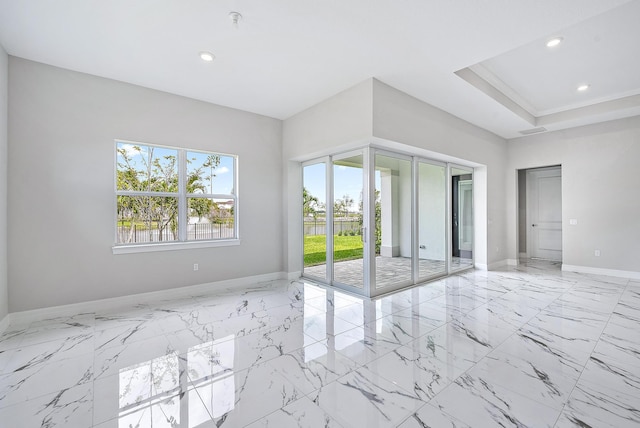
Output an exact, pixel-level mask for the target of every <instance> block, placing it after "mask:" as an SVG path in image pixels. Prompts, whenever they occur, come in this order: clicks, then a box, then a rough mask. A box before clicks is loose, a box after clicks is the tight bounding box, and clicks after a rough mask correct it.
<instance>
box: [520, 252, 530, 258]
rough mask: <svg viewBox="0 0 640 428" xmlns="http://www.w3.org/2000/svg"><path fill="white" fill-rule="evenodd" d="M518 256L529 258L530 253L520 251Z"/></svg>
mask: <svg viewBox="0 0 640 428" xmlns="http://www.w3.org/2000/svg"><path fill="white" fill-rule="evenodd" d="M518 257H520V258H521V259H528V258H529V253H520V254H518Z"/></svg>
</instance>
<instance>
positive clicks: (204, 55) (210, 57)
mask: <svg viewBox="0 0 640 428" xmlns="http://www.w3.org/2000/svg"><path fill="white" fill-rule="evenodd" d="M215 57H216V56H215V55H214V54H212V53H211V52H200V59H201V60H203V61H206V62H211V61H213V60H214V59H215Z"/></svg>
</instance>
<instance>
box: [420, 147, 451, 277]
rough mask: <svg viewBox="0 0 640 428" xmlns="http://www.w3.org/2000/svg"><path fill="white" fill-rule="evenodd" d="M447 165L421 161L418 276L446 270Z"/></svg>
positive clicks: (435, 273)
mask: <svg viewBox="0 0 640 428" xmlns="http://www.w3.org/2000/svg"><path fill="white" fill-rule="evenodd" d="M446 179H447V167H446V165H440V164H436V163H430V162H427V161H424V160H420V161H419V162H418V189H417V190H418V191H417V193H418V279H419V280H421V281H424V280H427V279H430V278H435V277H437V276H441V275H445V274H446V273H447V181H446Z"/></svg>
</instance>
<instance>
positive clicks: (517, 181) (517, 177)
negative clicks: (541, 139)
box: [515, 164, 564, 264]
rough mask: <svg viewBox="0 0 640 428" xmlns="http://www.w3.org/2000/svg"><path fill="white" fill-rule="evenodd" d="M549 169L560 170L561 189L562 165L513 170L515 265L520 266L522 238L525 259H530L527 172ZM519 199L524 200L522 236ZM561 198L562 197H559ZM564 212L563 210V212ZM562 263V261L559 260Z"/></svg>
mask: <svg viewBox="0 0 640 428" xmlns="http://www.w3.org/2000/svg"><path fill="white" fill-rule="evenodd" d="M551 169H560V183H561V184H560V186H561V187H562V164H554V165H542V166H534V167H529V168H517V169H516V170H515V190H516V192H515V193H516V198H515V216H516V222H515V223H516V230H515V232H516V233H515V237H516V240H515V250H516V260H515V263H516V264H520V258H521V255H522V253H521V252H520V241H521V239H522V238H524V239H525V247H524V248H525V251H526V255H525V257H526V258H531V239H530V228H529V223H530V221H529V218H530V216H529V203H528V200H527V199H528V195H527V182H526V180H527V178H526V177H527V172H528V171H531V170H551ZM520 171H522V172H523V175H524V180H525V183H524V188H525V194H524V195H522V194H521V192H520V174H519V172H520ZM521 198H524V205H525V215H524V226H525V227H524V229H525V233H524V236H522V233H521V226H522V220H521V216H520V205H519V204H520V200H521ZM561 198H562V196H561ZM562 201H564V198H562ZM561 205H563V203H562V202H561ZM563 211H564V210H563ZM563 229H564V223H563ZM562 259H563V260H564V245H563V248H562ZM561 262H562V260H561Z"/></svg>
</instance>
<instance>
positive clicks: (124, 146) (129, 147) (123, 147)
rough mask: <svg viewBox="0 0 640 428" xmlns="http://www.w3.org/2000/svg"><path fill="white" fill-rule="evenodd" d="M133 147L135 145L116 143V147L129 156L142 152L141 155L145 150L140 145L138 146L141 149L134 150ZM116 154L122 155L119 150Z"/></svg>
mask: <svg viewBox="0 0 640 428" xmlns="http://www.w3.org/2000/svg"><path fill="white" fill-rule="evenodd" d="M134 147H136V146H134V145H133V144H118V149H120V150H124V152H125V153H126V154H127V156H129V157H134V156H138V155H140V154H143V155H144V154H145V151H144V149H142V147H140V148H141V149H142V150H141V151H138V150H136V149H135V148H134ZM118 156H122V155H121V154H120V152H118Z"/></svg>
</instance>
